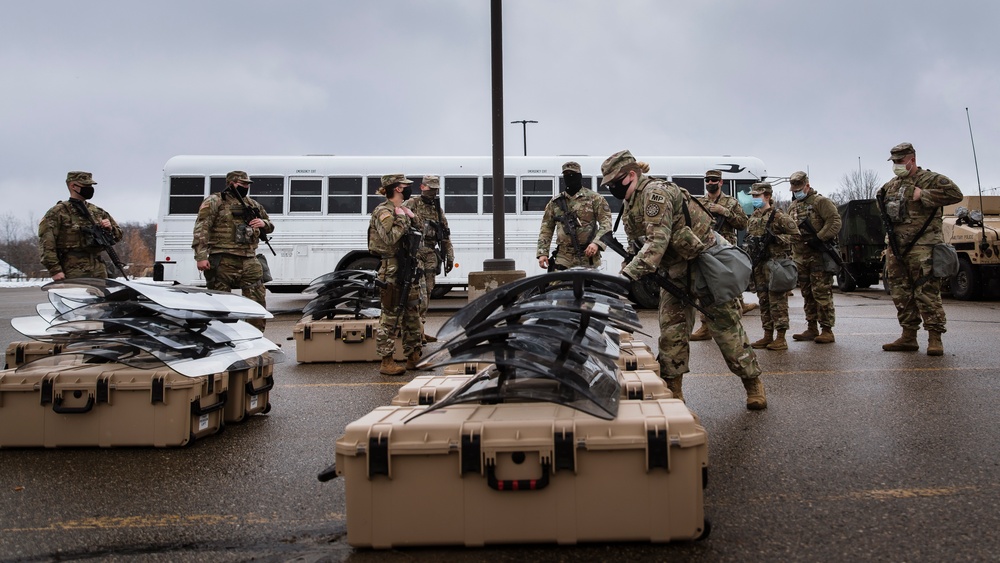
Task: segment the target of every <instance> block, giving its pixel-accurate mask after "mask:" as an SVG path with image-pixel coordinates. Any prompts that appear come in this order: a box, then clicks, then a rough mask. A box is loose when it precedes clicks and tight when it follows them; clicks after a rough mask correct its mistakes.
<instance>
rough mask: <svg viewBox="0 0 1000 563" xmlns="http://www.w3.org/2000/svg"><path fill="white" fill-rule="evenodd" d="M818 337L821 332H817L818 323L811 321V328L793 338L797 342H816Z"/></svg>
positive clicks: (794, 335)
mask: <svg viewBox="0 0 1000 563" xmlns="http://www.w3.org/2000/svg"><path fill="white" fill-rule="evenodd" d="M817 336H819V331H818V330H816V321H809V328H807V329H805V330H804V331H802V332H800V333H798V334H793V335H792V338H793V339H795V340H815V339H816V337H817Z"/></svg>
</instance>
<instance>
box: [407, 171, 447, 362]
mask: <svg viewBox="0 0 1000 563" xmlns="http://www.w3.org/2000/svg"><path fill="white" fill-rule="evenodd" d="M440 190H441V180H440V179H439V178H438V177H437V176H424V179H423V181H422V182H421V183H420V197H411V198H410V199H407V200H406V201H404V202H403V205H404V206H406V207H407V208H408V209H409V210H410V211H413V214H414V216H415V217H416V221H417V224H418V225H422V226H423V233H424V243H423V245H422V246H421V247H420V251H419V252H418V253H417V259H418V260H419V262H420V267H421V268H422V269H423V272H424V283H425V288H426V297H427V298H426V299H422V300H421V301H420V324H421V325H424V324H426V322H427V307H428V306H429V304H430V295H431V291H433V290H434V278H435V277H436V276H437V274H438V273H440V272H441V268H442V267H443V268H444V273H445V274H447V273H448V272H451V269H452V267H454V266H455V249H454V248H453V247H452V245H451V229H449V228H448V218H447V217H445V216H444V211H442V210H441V200H440V199H439V198H438V192H439V191H440ZM438 247H440V248H438ZM422 342H424V343H427V342H437V338H434V337H433V336H431V335H429V334H427V333H426V332H425V333H423V338H422Z"/></svg>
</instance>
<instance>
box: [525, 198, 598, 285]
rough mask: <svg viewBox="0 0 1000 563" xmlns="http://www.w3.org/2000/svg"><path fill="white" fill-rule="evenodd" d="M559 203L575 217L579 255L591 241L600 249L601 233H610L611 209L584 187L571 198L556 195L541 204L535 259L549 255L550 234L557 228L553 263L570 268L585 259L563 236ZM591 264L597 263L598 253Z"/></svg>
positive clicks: (570, 240)
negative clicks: (540, 223) (543, 206)
mask: <svg viewBox="0 0 1000 563" xmlns="http://www.w3.org/2000/svg"><path fill="white" fill-rule="evenodd" d="M561 201H565V202H566V207H567V208H568V209H569V211H570V213H571V214H573V215H575V216H576V239H577V241H578V242H579V244H580V252H583V251H584V250H585V249H586V248H587V245H588V244H590V243H591V242H593V243H595V244H597V246H598V248H600V249H602V250H603V249H604V245H603V244H602V243H601V242H600V238H601V237H602V236H603V235H604V233H606V232H608V231H610V230H611V207H609V206H608V201H607V200H606V199H604V198H603V197H602V196H601V195H600V194H597V193H595V192H594V191H593V190H589V189H587V188H580V191H578V192H576V194H574V195H569V194H568V193H566V192H559V195H557V196H555V197H553V198H552V199H551V200H549V202H548V203H547V204H545V213H544V214H543V215H542V228H541V230H540V231H539V232H538V248H537V250H536V251H535V257H536V258H540V257H542V256H548V255H549V247H550V245H551V244H552V234H553V232H555V230H556V226H557V225H558V226H559V230H558V234H557V235H556V262H557V263H558V264H559V265H560V266H567V267H568V266H573V265H576V264H581V263H584V262H589V261H588V260H587V257H586V256H577V255H576V250H575V248H574V246H573V241H572V239H571V238H570V236H569V234H567V233H566V227H565V225H563V222H562V216H563V214H564V212H563V209H562V203H560V202H561ZM593 258H594V260H593V265H594V266H597V265H600V263H601V254H600V252H599V251H598V253H597V254H596V255H594V257H593Z"/></svg>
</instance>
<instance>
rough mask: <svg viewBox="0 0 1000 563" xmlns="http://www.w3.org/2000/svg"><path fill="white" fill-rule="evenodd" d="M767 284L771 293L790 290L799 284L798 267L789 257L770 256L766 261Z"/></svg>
mask: <svg viewBox="0 0 1000 563" xmlns="http://www.w3.org/2000/svg"><path fill="white" fill-rule="evenodd" d="M767 272H768V275H769V277H768V280H769V281H768V286H767V290H768V291H770V292H772V293H784V292H786V291H791V290H793V289H795V287H796V286H797V285H798V284H799V269H798V267H797V266H796V265H795V261H794V260H792V259H791V258H772V259H770V260H768V261H767Z"/></svg>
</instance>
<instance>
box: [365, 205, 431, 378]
mask: <svg viewBox="0 0 1000 563" xmlns="http://www.w3.org/2000/svg"><path fill="white" fill-rule="evenodd" d="M395 209H396V206H395V204H394V203H393V202H391V201H389V200H388V199H387V200H386V201H383V202H382V203H380V204H379V205H378V206H377V207H376V208H375V209H374V210H373V211H372V216H371V221H370V222H369V224H368V250H369V252H371V253H372V254H375V255H377V256H380V257H381V258H382V262H381V263H380V264H379V268H378V278H379V279H380V280H382V281H384V282H386V283H387V284H389V286H388V287H386V288H385V289H383V290H382V315H381V317H380V318H379V327H378V332H377V334H376V336H375V349H376V350H377V351H378V355H379V356H380V357H382V358H385V357H391V356H392V354H393V352H394V351H395V350H396V334H397V333H398V332H400V330H401V331H402V338H403V352H404V353H405V354H406V356H407V357H409V356H411V355H412V354H413V353H415V352H416V353H417V354H419V352H420V339H421V337H422V336H423V333H424V326H423V323H422V322H421V321H420V304H421V302H422V301H424V300H426V293H425V291H424V288H425V286H424V277H423V276H422V275H418V276H417V280H415V283H414V284H413V286H411V288H410V292H409V295H408V296H407V298H406V305H405V306H404V308H403V314H402V319H401V325H400V326H397V324H396V323H397V319H399V318H400V315H399V310H398V307H399V299H400V295H399V292H400V291H401V289H402V288H400V287H399V285H398V284H399V280H398V276H399V261H398V260H397V258H396V255H397V253H398V252H399V251H400V249H401V248H402V247H403V243H404V235H405V234H406V233H407V232H408V231H409V230H410V229H417V230H419V228H420V226H419V225H418V224H417V222H416V221H415V220H411V219H410V218H409V217H407V216H405V215H400V214H398V213H396V211H395Z"/></svg>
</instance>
